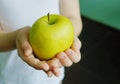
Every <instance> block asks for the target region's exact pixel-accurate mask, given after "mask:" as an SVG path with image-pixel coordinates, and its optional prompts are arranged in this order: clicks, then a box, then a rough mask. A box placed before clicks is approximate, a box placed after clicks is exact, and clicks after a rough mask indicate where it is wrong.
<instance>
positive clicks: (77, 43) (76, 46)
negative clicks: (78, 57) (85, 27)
mask: <svg viewBox="0 0 120 84" xmlns="http://www.w3.org/2000/svg"><path fill="white" fill-rule="evenodd" d="M71 48H72V49H73V50H74V51H75V52H78V53H79V52H80V48H81V41H80V40H79V39H78V37H75V39H74V42H73V44H72V46H71Z"/></svg>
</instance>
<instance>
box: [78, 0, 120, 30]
mask: <svg viewBox="0 0 120 84" xmlns="http://www.w3.org/2000/svg"><path fill="white" fill-rule="evenodd" d="M80 7H81V14H82V15H83V16H86V17H88V18H90V19H93V20H95V21H98V22H101V23H103V24H106V25H109V26H111V27H113V28H116V29H118V30H120V0H80Z"/></svg>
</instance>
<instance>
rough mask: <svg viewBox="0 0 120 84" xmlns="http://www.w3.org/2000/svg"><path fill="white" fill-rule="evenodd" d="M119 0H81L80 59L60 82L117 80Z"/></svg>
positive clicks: (108, 82) (84, 83) (119, 77)
mask: <svg viewBox="0 0 120 84" xmlns="http://www.w3.org/2000/svg"><path fill="white" fill-rule="evenodd" d="M119 3H120V0H114V1H113V0H111V1H110V0H80V3H79V4H80V10H81V16H82V22H83V30H82V33H81V34H80V36H79V39H80V40H81V42H82V48H81V50H80V51H81V55H82V56H81V57H82V59H81V61H80V62H79V63H77V64H74V65H73V66H72V67H69V68H65V69H66V72H65V79H64V81H63V84H120V69H119V67H120V10H119V9H120V7H119V6H118V5H119Z"/></svg>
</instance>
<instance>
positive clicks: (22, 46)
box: [16, 31, 32, 56]
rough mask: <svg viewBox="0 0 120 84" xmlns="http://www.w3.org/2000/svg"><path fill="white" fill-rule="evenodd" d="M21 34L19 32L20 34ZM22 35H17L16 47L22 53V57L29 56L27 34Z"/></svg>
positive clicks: (30, 51)
mask: <svg viewBox="0 0 120 84" xmlns="http://www.w3.org/2000/svg"><path fill="white" fill-rule="evenodd" d="M20 33H21V32H20ZM24 33H25V35H23V34H18V36H17V38H16V46H17V48H18V49H19V50H20V51H21V52H22V54H23V55H24V56H29V55H31V53H32V47H31V46H30V44H29V42H28V32H27V31H26V32H24Z"/></svg>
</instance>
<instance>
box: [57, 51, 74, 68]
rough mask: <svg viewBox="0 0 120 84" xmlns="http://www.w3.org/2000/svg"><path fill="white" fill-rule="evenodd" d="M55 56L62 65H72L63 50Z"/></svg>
mask: <svg viewBox="0 0 120 84" xmlns="http://www.w3.org/2000/svg"><path fill="white" fill-rule="evenodd" d="M57 58H58V59H59V60H60V62H61V64H62V65H63V66H66V67H69V66H71V65H72V61H71V60H70V59H69V58H68V56H67V55H66V54H65V53H64V52H61V53H59V54H58V55H57Z"/></svg>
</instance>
